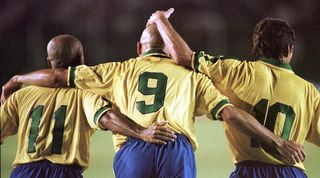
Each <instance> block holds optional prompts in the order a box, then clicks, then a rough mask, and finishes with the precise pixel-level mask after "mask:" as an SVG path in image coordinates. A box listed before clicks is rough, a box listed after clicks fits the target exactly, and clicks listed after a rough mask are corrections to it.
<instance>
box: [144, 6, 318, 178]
mask: <svg viewBox="0 0 320 178" xmlns="http://www.w3.org/2000/svg"><path fill="white" fill-rule="evenodd" d="M172 10H173V9H170V10H169V11H172ZM166 13H167V12H164V11H157V12H156V13H154V14H153V15H152V16H151V17H150V20H149V22H148V24H156V25H157V27H158V29H159V31H160V33H161V35H162V37H163V39H164V41H165V44H166V47H167V49H168V50H169V51H170V54H171V55H172V56H173V59H174V60H175V61H176V62H177V63H178V64H180V65H183V66H186V67H189V68H190V67H191V68H192V69H193V70H195V71H196V72H200V73H204V74H205V75H207V76H209V77H210V78H211V80H212V82H213V83H214V85H215V86H216V87H217V89H219V90H220V91H221V92H222V93H223V94H225V95H226V96H228V97H229V99H230V101H231V103H233V104H234V105H235V106H237V107H239V108H241V109H243V110H245V111H247V112H249V113H251V114H253V115H255V117H256V118H257V119H258V121H259V122H260V123H261V124H263V125H264V126H265V127H266V128H268V129H269V130H270V131H272V132H274V133H275V134H276V135H279V136H280V137H281V138H283V139H285V140H290V141H294V142H297V143H299V144H303V143H304V141H305V140H307V141H309V142H311V143H313V144H315V145H317V146H320V95H319V92H318V91H317V89H316V88H315V87H314V86H313V85H312V84H311V83H309V82H307V81H306V80H304V79H302V78H300V77H299V76H297V75H295V74H294V72H293V71H292V69H291V67H290V65H289V63H290V61H291V58H292V54H293V46H294V40H295V34H294V31H293V29H292V28H291V27H290V25H289V24H288V23H287V22H285V21H283V20H280V19H275V18H265V19H263V20H261V21H260V22H259V23H258V24H257V25H256V27H255V29H254V33H253V49H252V52H253V55H254V57H255V59H256V60H255V61H253V62H249V61H242V60H239V59H234V58H227V57H224V56H211V55H208V54H205V53H204V52H196V53H194V52H193V51H192V50H191V49H190V48H189V47H188V45H187V43H186V42H185V41H184V40H183V39H182V38H181V37H180V36H179V34H178V33H177V32H176V31H175V30H174V29H173V27H172V25H171V24H170V22H169V21H168V19H167V17H166ZM224 128H225V132H226V136H227V139H228V141H229V146H230V150H231V152H232V158H233V160H234V163H235V164H236V169H235V171H234V172H233V173H232V174H231V175H230V177H265V178H268V177H269V178H271V177H272V178H277V177H278V178H280V177H306V175H305V173H304V170H305V168H304V166H303V163H302V162H297V163H296V164H295V165H294V166H288V165H285V164H284V163H283V162H282V161H280V160H279V159H278V158H277V157H276V155H277V154H276V150H275V149H274V148H272V147H269V146H267V145H265V144H263V143H261V142H260V141H258V140H257V139H254V138H252V137H250V136H248V135H245V134H243V133H241V132H239V130H237V129H234V128H233V127H230V125H228V124H226V123H225V124H224Z"/></svg>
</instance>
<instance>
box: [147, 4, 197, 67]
mask: <svg viewBox="0 0 320 178" xmlns="http://www.w3.org/2000/svg"><path fill="white" fill-rule="evenodd" d="M173 11H174V10H173V8H170V9H169V10H168V11H156V12H155V13H153V14H152V15H151V17H150V19H149V20H148V23H147V25H151V24H156V25H157V28H158V31H159V32H160V35H161V37H162V39H163V41H164V43H165V45H166V48H167V50H168V51H169V53H170V55H171V56H172V59H173V60H174V61H175V62H176V63H177V64H179V65H183V66H185V67H191V60H192V54H193V51H192V50H191V49H190V48H189V46H188V44H187V43H186V42H185V41H184V40H183V39H182V37H181V36H180V35H179V34H178V33H177V32H176V31H175V29H174V28H173V27H172V25H171V23H170V22H169V20H168V18H169V17H170V15H171V14H172V13H173Z"/></svg>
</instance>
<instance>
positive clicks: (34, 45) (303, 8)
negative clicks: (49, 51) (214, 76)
mask: <svg viewBox="0 0 320 178" xmlns="http://www.w3.org/2000/svg"><path fill="white" fill-rule="evenodd" d="M170 7H174V8H175V12H174V14H173V15H172V16H171V18H170V20H171V22H172V23H173V25H174V27H175V28H176V30H177V31H178V32H179V33H180V34H181V36H182V37H183V38H184V39H185V40H186V41H187V42H188V43H189V45H190V46H191V48H192V49H193V50H196V51H198V50H205V51H206V52H207V53H209V54H224V55H226V56H236V57H240V58H245V59H250V58H251V47H252V40H251V36H252V31H253V28H254V26H255V24H256V23H257V22H258V21H259V20H261V19H262V18H264V17H267V16H269V17H277V18H281V19H284V20H286V21H288V22H289V23H290V24H291V25H292V26H293V28H294V29H295V32H296V36H297V39H296V43H295V48H294V50H295V53H294V57H293V60H292V63H291V65H292V67H293V69H294V71H295V73H296V74H298V75H299V76H301V77H303V78H305V79H306V80H308V81H310V82H312V83H314V84H316V85H318V86H319V83H320V75H319V70H320V60H319V56H320V50H319V49H320V35H319V34H318V33H319V32H320V12H319V9H320V1H319V0H309V1H301V0H300V1H289V0H287V1H283V0H260V1H254V0H238V1H232V0H223V1H221V0H193V1H191V0H179V1H178V0H158V1H156V0H108V1H107V0H95V1H90V0H68V1H65V0H52V1H40V0H37V1H36V0H1V1H0V61H1V67H0V69H1V75H0V76H1V81H0V82H1V86H2V85H4V83H5V82H6V81H7V80H9V79H10V78H11V77H12V76H13V75H14V74H21V73H26V72H30V71H32V70H35V69H40V68H46V67H47V63H46V45H47V43H48V41H49V40H50V39H51V38H52V37H54V36H56V35H59V34H65V33H67V34H72V35H75V36H76V37H78V38H79V39H80V41H82V43H83V45H84V49H85V56H86V63H87V64H88V65H94V64H98V63H102V62H107V61H123V60H126V59H129V58H130V57H136V56H137V54H136V41H137V40H138V39H139V37H140V34H141V32H142V30H143V29H144V27H145V24H146V22H147V20H148V18H149V17H150V15H151V14H152V13H153V12H154V11H155V10H157V9H161V10H167V9H168V8H170ZM317 83H318V84H317Z"/></svg>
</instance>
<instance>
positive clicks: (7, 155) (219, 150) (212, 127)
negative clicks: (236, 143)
mask: <svg viewBox="0 0 320 178" xmlns="http://www.w3.org/2000/svg"><path fill="white" fill-rule="evenodd" d="M196 123H197V124H196V131H197V136H198V141H199V149H198V150H197V151H196V153H195V154H196V161H197V177H199V178H227V177H229V174H230V173H231V171H232V170H233V169H234V165H233V164H232V162H231V157H230V152H229V149H228V148H227V142H226V139H225V136H224V131H223V128H222V125H221V123H220V122H219V121H215V122H213V121H209V120H208V119H205V120H204V119H199V120H197V122H196ZM16 147H17V140H16V137H15V136H13V137H9V138H7V139H6V140H5V141H4V143H3V144H2V145H1V164H0V168H1V178H7V177H9V176H10V172H11V170H12V166H11V164H12V161H13V159H14V156H15V153H16ZM305 150H306V152H307V158H306V160H305V166H306V169H307V175H308V177H309V178H317V177H319V173H320V170H319V168H320V148H318V147H316V146H314V145H311V144H308V143H306V144H305ZM90 152H91V163H90V166H89V168H88V169H87V170H85V172H84V174H83V175H84V177H87V178H92V177H94V178H112V177H114V174H113V169H112V162H113V157H114V149H113V145H112V135H111V133H110V132H101V131H97V132H96V133H95V134H94V135H93V138H92V145H91V150H90Z"/></svg>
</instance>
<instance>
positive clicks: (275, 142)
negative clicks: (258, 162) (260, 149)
mask: <svg viewBox="0 0 320 178" xmlns="http://www.w3.org/2000/svg"><path fill="white" fill-rule="evenodd" d="M221 116H222V118H223V120H224V121H225V122H227V123H228V124H230V125H232V126H233V127H235V128H237V129H239V130H241V131H242V132H243V133H245V134H247V135H250V136H253V137H255V138H256V139H259V140H260V141H262V142H264V143H266V144H268V145H271V146H273V147H275V148H276V149H277V150H278V152H279V153H280V155H281V157H280V158H281V160H282V161H284V162H285V163H286V164H290V165H293V164H295V163H298V162H302V161H304V158H305V152H304V150H303V146H302V145H299V144H297V143H295V142H290V141H286V140H283V139H281V138H280V137H278V136H276V135H275V134H274V133H272V132H271V131H269V130H268V129H267V128H265V127H263V126H262V125H261V124H260V123H259V122H258V121H257V120H256V119H255V118H254V117H252V116H251V115H250V114H249V113H247V112H245V111H243V110H240V109H238V108H236V107H233V106H226V107H225V108H224V109H223V110H222V111H221Z"/></svg>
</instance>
